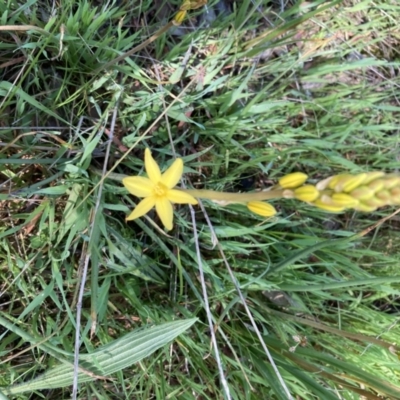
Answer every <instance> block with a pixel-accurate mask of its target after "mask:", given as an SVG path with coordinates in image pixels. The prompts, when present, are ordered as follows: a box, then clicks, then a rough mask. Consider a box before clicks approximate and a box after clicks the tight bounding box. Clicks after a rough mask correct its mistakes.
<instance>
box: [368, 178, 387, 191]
mask: <svg viewBox="0 0 400 400" xmlns="http://www.w3.org/2000/svg"><path fill="white" fill-rule="evenodd" d="M384 186H385V182H383V180H382V179H376V180H374V181H372V182H370V183H369V184H368V187H369V188H370V189H372V190H373V191H374V193H376V192H379V191H380V190H382V189H383V187H384Z"/></svg>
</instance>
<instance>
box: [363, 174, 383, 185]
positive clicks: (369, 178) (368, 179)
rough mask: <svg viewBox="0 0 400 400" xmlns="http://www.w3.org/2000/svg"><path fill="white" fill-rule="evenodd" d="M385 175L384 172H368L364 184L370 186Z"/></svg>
mask: <svg viewBox="0 0 400 400" xmlns="http://www.w3.org/2000/svg"><path fill="white" fill-rule="evenodd" d="M384 175H385V173H384V172H382V171H371V172H367V177H366V178H365V180H364V182H363V184H364V185H368V184H369V183H370V182H372V181H374V180H375V179H378V178H381V177H382V176H384Z"/></svg>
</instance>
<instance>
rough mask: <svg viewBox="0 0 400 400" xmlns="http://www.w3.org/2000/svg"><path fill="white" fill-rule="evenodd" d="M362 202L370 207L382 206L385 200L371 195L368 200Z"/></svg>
mask: <svg viewBox="0 0 400 400" xmlns="http://www.w3.org/2000/svg"><path fill="white" fill-rule="evenodd" d="M363 204H366V205H367V206H370V207H375V208H378V207H383V206H386V204H387V202H386V201H385V200H382V199H379V198H378V197H372V198H370V199H368V200H364V201H363Z"/></svg>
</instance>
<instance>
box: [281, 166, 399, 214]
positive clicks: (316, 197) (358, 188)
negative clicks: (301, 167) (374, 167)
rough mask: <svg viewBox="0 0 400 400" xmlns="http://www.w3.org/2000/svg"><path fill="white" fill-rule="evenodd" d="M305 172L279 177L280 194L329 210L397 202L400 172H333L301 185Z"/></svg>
mask: <svg viewBox="0 0 400 400" xmlns="http://www.w3.org/2000/svg"><path fill="white" fill-rule="evenodd" d="M306 180H307V175H306V174H303V173H301V172H294V173H292V174H289V175H286V176H284V177H283V178H281V179H280V180H279V187H280V188H282V189H283V197H285V198H295V199H298V200H301V201H304V202H307V203H309V204H312V205H314V206H316V207H318V208H321V209H323V210H325V211H330V212H341V211H344V210H346V209H354V210H357V211H364V212H372V211H375V210H376V209H377V208H379V207H383V206H388V205H400V175H397V174H385V173H384V172H380V171H374V172H365V173H361V174H357V175H351V174H340V175H334V176H331V177H329V178H327V179H324V180H322V181H320V182H318V183H317V184H316V185H310V184H304V183H305V182H306Z"/></svg>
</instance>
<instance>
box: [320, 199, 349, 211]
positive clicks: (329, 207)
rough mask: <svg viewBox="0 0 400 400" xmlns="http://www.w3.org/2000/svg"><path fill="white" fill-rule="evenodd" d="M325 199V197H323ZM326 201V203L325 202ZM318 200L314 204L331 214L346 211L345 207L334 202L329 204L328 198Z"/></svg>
mask: <svg viewBox="0 0 400 400" xmlns="http://www.w3.org/2000/svg"><path fill="white" fill-rule="evenodd" d="M323 197H325V196H323ZM324 200H325V201H324ZM324 200H322V199H317V200H315V201H314V202H313V204H314V205H315V206H316V207H318V208H321V209H322V210H325V211H329V212H341V211H344V210H345V207H342V206H340V205H337V204H335V203H334V202H333V201H331V202H328V201H327V199H326V197H325V199H324Z"/></svg>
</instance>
